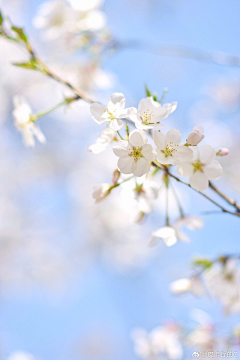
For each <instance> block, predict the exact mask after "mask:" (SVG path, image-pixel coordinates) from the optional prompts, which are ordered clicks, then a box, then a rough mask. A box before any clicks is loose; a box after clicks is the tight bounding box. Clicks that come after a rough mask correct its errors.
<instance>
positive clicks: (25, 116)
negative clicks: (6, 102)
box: [13, 96, 46, 146]
mask: <svg viewBox="0 0 240 360" xmlns="http://www.w3.org/2000/svg"><path fill="white" fill-rule="evenodd" d="M13 103H14V110H13V116H14V118H15V126H16V128H17V129H18V130H19V131H21V132H22V134H23V140H24V143H25V145H26V146H34V145H35V140H34V136H35V137H36V138H37V139H38V141H39V142H41V143H45V141H46V138H45V136H44V135H43V133H42V131H41V130H40V129H39V127H38V126H37V125H36V124H35V123H34V122H33V117H32V110H31V108H30V106H29V105H28V104H27V102H26V100H25V99H24V98H22V97H20V96H14V98H13Z"/></svg>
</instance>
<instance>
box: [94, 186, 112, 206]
mask: <svg viewBox="0 0 240 360" xmlns="http://www.w3.org/2000/svg"><path fill="white" fill-rule="evenodd" d="M110 188H111V187H110V185H109V184H100V185H96V186H94V188H93V194H92V196H93V198H94V199H95V203H99V202H100V201H102V200H104V199H105V198H106V197H107V196H108V195H109V194H110Z"/></svg>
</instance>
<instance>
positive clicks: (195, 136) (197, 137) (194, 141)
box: [187, 125, 204, 146]
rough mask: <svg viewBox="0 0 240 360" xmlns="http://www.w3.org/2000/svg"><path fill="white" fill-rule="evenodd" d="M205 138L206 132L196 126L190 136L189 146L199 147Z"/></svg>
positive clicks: (188, 138)
mask: <svg viewBox="0 0 240 360" xmlns="http://www.w3.org/2000/svg"><path fill="white" fill-rule="evenodd" d="M203 138H204V130H203V127H202V126H201V125H196V126H194V128H193V129H192V131H191V132H190V133H189V134H188V137H187V145H191V146H195V145H198V144H199V143H200V142H201V141H202V140H203Z"/></svg>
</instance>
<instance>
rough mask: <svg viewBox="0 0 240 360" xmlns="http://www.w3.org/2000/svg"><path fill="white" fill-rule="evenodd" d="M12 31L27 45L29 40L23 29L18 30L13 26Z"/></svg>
mask: <svg viewBox="0 0 240 360" xmlns="http://www.w3.org/2000/svg"><path fill="white" fill-rule="evenodd" d="M12 30H13V31H14V32H15V33H16V34H17V35H18V37H19V39H21V40H23V41H24V42H25V43H26V44H27V42H28V38H27V36H26V35H25V33H24V31H23V28H18V27H16V26H12Z"/></svg>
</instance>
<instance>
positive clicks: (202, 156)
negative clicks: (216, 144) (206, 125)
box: [177, 145, 223, 191]
mask: <svg viewBox="0 0 240 360" xmlns="http://www.w3.org/2000/svg"><path fill="white" fill-rule="evenodd" d="M191 149H192V151H193V158H192V160H191V161H184V162H182V163H181V164H180V166H179V167H178V170H177V173H178V174H179V175H181V176H183V177H189V183H190V185H191V187H192V188H193V189H195V190H197V191H203V190H206V189H207V187H208V185H209V180H216V179H218V178H219V177H220V176H221V174H222V172H223V169H222V166H221V165H220V164H219V162H218V161H217V160H215V158H216V153H215V150H214V148H213V147H212V146H211V145H202V146H200V148H197V147H191Z"/></svg>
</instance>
